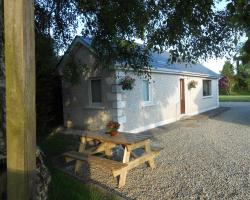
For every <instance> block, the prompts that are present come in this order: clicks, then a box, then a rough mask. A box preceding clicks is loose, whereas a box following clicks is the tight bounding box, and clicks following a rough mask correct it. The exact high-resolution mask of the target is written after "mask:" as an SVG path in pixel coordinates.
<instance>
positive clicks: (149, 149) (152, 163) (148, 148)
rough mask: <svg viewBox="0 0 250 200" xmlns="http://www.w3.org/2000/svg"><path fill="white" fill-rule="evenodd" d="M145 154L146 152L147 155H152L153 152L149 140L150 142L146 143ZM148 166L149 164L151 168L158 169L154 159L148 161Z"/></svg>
mask: <svg viewBox="0 0 250 200" xmlns="http://www.w3.org/2000/svg"><path fill="white" fill-rule="evenodd" d="M145 152H146V153H150V152H151V147H150V140H148V141H147V142H146V144H145ZM148 164H149V166H150V167H151V168H152V169H154V168H156V165H155V161H154V158H150V159H149V160H148Z"/></svg>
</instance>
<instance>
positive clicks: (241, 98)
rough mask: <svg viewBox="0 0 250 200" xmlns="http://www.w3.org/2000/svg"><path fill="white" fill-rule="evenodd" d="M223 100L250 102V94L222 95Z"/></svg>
mask: <svg viewBox="0 0 250 200" xmlns="http://www.w3.org/2000/svg"><path fill="white" fill-rule="evenodd" d="M220 101H221V102H250V95H220Z"/></svg>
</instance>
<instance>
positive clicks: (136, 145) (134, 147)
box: [127, 139, 150, 151]
mask: <svg viewBox="0 0 250 200" xmlns="http://www.w3.org/2000/svg"><path fill="white" fill-rule="evenodd" d="M149 143H150V140H149V139H146V140H143V141H140V142H137V143H134V144H131V145H127V148H128V150H129V151H132V150H134V149H137V148H140V147H145V145H146V144H149Z"/></svg>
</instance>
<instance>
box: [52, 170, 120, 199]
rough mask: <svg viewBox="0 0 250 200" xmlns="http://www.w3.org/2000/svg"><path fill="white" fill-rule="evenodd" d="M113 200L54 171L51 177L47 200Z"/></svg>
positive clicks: (97, 190)
mask: <svg viewBox="0 0 250 200" xmlns="http://www.w3.org/2000/svg"><path fill="white" fill-rule="evenodd" d="M61 199H63V200H115V198H114V197H113V196H112V195H111V194H110V195H108V194H107V193H104V192H103V191H101V190H99V189H98V188H96V187H94V186H87V185H85V184H83V183H81V182H79V181H78V180H76V179H74V178H72V177H70V176H68V175H66V174H65V173H63V172H60V171H58V170H56V171H55V172H54V173H53V175H52V180H51V185H50V189H49V200H61Z"/></svg>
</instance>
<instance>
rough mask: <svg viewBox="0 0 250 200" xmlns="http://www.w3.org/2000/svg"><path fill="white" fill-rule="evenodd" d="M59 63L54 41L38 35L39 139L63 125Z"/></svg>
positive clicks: (37, 95)
mask: <svg viewBox="0 0 250 200" xmlns="http://www.w3.org/2000/svg"><path fill="white" fill-rule="evenodd" d="M44 49H46V51H44ZM57 63H58V59H57V57H56V55H55V51H54V40H53V39H52V38H50V37H47V36H44V35H39V34H36V114H37V120H36V122H37V136H38V139H41V138H43V137H45V136H46V135H47V134H48V133H50V131H51V129H53V128H54V127H55V126H57V125H60V124H62V116H63V114H62V94H61V91H62V90H61V81H60V77H59V75H58V72H57Z"/></svg>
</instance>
